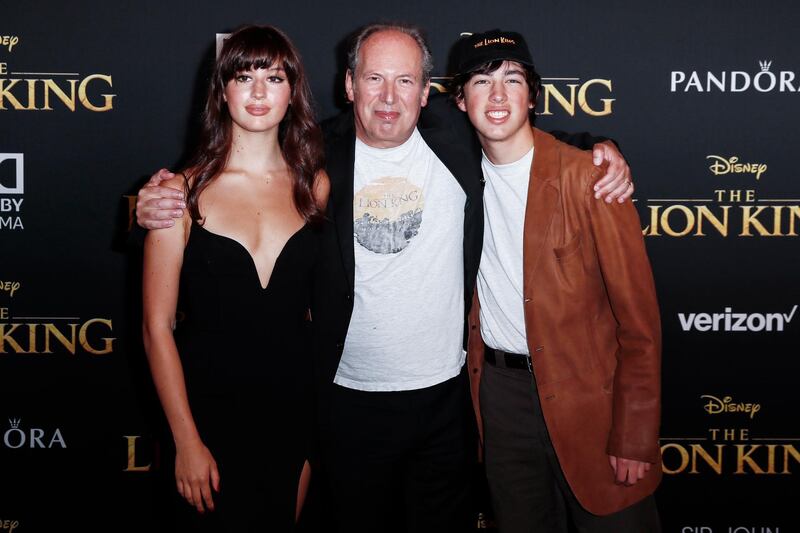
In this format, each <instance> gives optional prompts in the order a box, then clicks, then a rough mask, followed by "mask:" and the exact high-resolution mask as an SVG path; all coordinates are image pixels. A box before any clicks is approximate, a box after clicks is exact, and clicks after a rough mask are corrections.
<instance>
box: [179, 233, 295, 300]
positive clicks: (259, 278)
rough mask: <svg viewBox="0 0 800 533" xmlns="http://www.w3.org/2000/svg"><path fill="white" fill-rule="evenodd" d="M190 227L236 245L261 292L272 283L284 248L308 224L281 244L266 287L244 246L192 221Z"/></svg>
mask: <svg viewBox="0 0 800 533" xmlns="http://www.w3.org/2000/svg"><path fill="white" fill-rule="evenodd" d="M192 225H194V226H195V227H198V228H200V229H201V230H203V231H204V232H205V233H207V234H208V235H211V236H213V237H217V238H219V239H223V240H226V241H230V242H232V243H234V244H235V245H237V246H238V248H240V249H241V250H242V251H243V252H244V253H245V254H247V257H248V258H249V259H250V266H251V268H252V270H253V273H254V274H255V276H256V280H257V281H258V286H259V288H260V289H261V290H262V291H266V290H267V289H269V285H270V283H272V278H273V274H274V273H275V269H276V268H277V267H278V261H280V260H281V257H283V251H284V250H286V247H287V246H288V245H289V243H290V242H291V241H292V240H294V238H295V237H297V236H298V235H299V234H300V232H302V231H303V230H304V229H305V228H307V227H308V222H304V223H303V225H302V226H300V227H299V228H298V229H297V230H296V231H295V232H294V233H292V234H291V235H290V236H289V238H288V239H286V241H285V242H284V243H283V246H281V250H280V252H278V255H277V256H275V262H274V263H273V264H272V271H271V272H270V274H269V278H268V279H267V284H266V285H264V284H263V283H262V282H261V274H260V273H259V272H258V265H257V264H256V260H255V258H254V257H253V254H252V253H250V250H248V249H247V247H246V246H245V245H244V244H242V243H241V242H239V241H238V240H236V239H234V238H233V237H228V236H227V235H222V234H221V233H214V232H213V231H211V230H208V229H206V228H204V227H203V226H201V225H200V224H198V223H197V222H195V221H192Z"/></svg>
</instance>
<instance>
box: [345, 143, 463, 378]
mask: <svg viewBox="0 0 800 533" xmlns="http://www.w3.org/2000/svg"><path fill="white" fill-rule="evenodd" d="M354 170H355V173H354V191H355V192H354V195H353V247H354V251H355V299H354V302H353V315H352V317H351V319H350V328H349V329H348V332H347V338H346V340H345V346H344V352H343V354H342V359H341V362H340V363H339V368H338V371H337V372H336V378H335V379H334V382H335V383H337V384H339V385H341V386H343V387H348V388H352V389H359V390H366V391H398V390H413V389H419V388H423V387H429V386H432V385H436V384H437V383H441V382H442V381H445V380H447V379H450V378H452V377H454V376H456V375H458V373H459V371H460V369H461V366H462V365H463V363H464V352H463V350H462V345H461V343H462V335H463V318H464V257H463V240H464V204H465V202H466V195H465V193H464V191H463V190H462V189H461V186H460V185H459V184H458V182H457V181H456V179H455V178H454V177H453V175H452V174H451V173H450V171H449V170H447V167H445V166H444V164H443V163H442V162H441V161H440V160H439V159H438V158H437V157H436V155H435V154H434V153H433V151H432V150H431V149H430V147H428V145H427V144H425V141H424V140H423V139H422V136H421V135H420V133H419V132H418V131H417V130H414V133H413V134H412V135H411V137H410V138H409V139H408V140H407V141H406V142H405V143H403V144H402V145H400V146H397V147H394V148H373V147H371V146H368V145H366V144H364V143H363V142H361V141H359V140H356V158H355V169H354Z"/></svg>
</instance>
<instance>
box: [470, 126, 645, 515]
mask: <svg viewBox="0 0 800 533" xmlns="http://www.w3.org/2000/svg"><path fill="white" fill-rule="evenodd" d="M534 147H535V149H534V150H535V151H534V159H533V166H532V169H531V177H530V184H529V187H528V200H527V207H526V213H525V226H524V238H523V241H524V245H523V247H524V249H523V264H524V270H523V272H524V273H523V276H524V280H523V293H524V299H525V327H526V331H527V336H528V339H527V340H528V349H529V350H530V352H529V353H530V354H531V355H532V359H533V371H534V375H535V376H536V383H537V386H538V390H539V398H540V400H541V404H542V411H543V412H544V417H545V421H546V423H547V429H548V432H549V434H550V438H551V440H552V443H553V447H554V449H555V451H556V454H557V455H558V460H559V463H560V464H561V468H562V470H563V472H564V475H565V477H566V479H567V481H568V482H569V485H570V487H571V488H572V491H573V492H574V494H575V496H576V497H577V499H578V501H579V502H580V503H581V505H582V506H583V507H584V508H585V509H586V510H587V511H589V512H591V513H594V514H598V515H605V514H609V513H613V512H615V511H618V510H620V509H622V508H624V507H627V506H628V505H631V504H632V503H635V502H636V501H638V500H640V499H642V498H644V497H645V496H647V495H648V494H650V493H652V492H653V491H654V490H655V488H656V486H657V485H658V483H659V481H660V479H661V457H660V450H659V444H658V428H659V419H660V407H661V402H660V396H661V387H660V374H661V325H660V318H659V312H658V303H657V301H656V293H655V286H654V283H653V276H652V273H651V270H650V263H649V261H648V259H647V253H646V251H645V247H644V241H643V239H642V231H641V226H640V222H639V217H638V215H637V213H636V210H635V209H634V207H633V205H632V204H631V202H625V203H624V204H619V203H617V202H613V203H611V204H607V203H606V202H604V201H598V200H595V199H594V195H593V189H592V185H593V183H594V182H595V180H596V179H597V177H598V169H597V167H594V166H593V165H592V161H591V154H589V153H587V152H582V151H580V150H577V149H576V148H573V147H571V146H569V145H566V144H564V143H561V142H559V141H557V140H556V139H555V138H554V137H552V136H551V135H549V134H547V133H544V132H542V131H540V130H538V129H536V128H534ZM469 327H470V338H469V349H468V364H469V369H470V380H471V388H472V401H473V405H474V407H475V412H476V416H477V417H478V423H479V426H480V425H481V419H480V405H479V400H478V384H479V382H480V377H481V371H482V366H483V355H484V354H483V352H484V349H483V342H482V340H481V338H480V323H479V302H478V301H477V294H476V297H475V299H474V302H473V306H472V310H471V313H470V316H469ZM609 454H611V455H615V456H617V457H623V458H626V459H636V460H639V461H647V462H650V463H653V466H652V467H651V468H650V471H649V472H648V473H647V474H646V475H645V478H644V479H642V480H640V481H639V482H638V483H636V484H635V485H633V486H631V487H626V486H624V485H617V484H616V483H615V481H614V474H613V471H612V469H611V466H610V465H609V461H608V455H609Z"/></svg>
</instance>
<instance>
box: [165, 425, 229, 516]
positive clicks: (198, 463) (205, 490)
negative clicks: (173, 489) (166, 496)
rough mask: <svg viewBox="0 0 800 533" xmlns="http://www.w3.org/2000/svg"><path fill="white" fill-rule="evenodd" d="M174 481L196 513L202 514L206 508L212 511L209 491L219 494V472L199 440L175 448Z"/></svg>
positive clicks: (212, 506) (209, 453) (208, 452)
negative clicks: (212, 490)
mask: <svg viewBox="0 0 800 533" xmlns="http://www.w3.org/2000/svg"><path fill="white" fill-rule="evenodd" d="M175 481H176V483H177V485H178V492H179V493H180V495H181V496H183V497H184V498H185V499H186V501H187V502H189V503H190V504H191V505H194V506H195V507H196V508H197V512H198V513H204V512H205V510H206V508H207V509H208V510H209V511H213V510H214V500H213V498H212V497H211V489H212V488H213V489H214V492H219V471H218V470H217V462H216V461H215V460H214V457H213V456H212V455H211V452H210V451H209V450H208V448H206V447H205V445H204V444H203V443H202V441H200V440H199V439H198V440H196V441H192V442H190V443H187V444H185V445H182V446H178V447H177V454H176V456H175ZM203 503H205V507H204V506H203Z"/></svg>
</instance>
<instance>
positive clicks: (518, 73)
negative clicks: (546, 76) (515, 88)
mask: <svg viewBox="0 0 800 533" xmlns="http://www.w3.org/2000/svg"><path fill="white" fill-rule="evenodd" d="M515 74H517V75H520V76H523V77H524V76H525V72H524V71H522V70H520V69H513V70H507V71H505V72H504V73H503V76H513V75H515Z"/></svg>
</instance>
